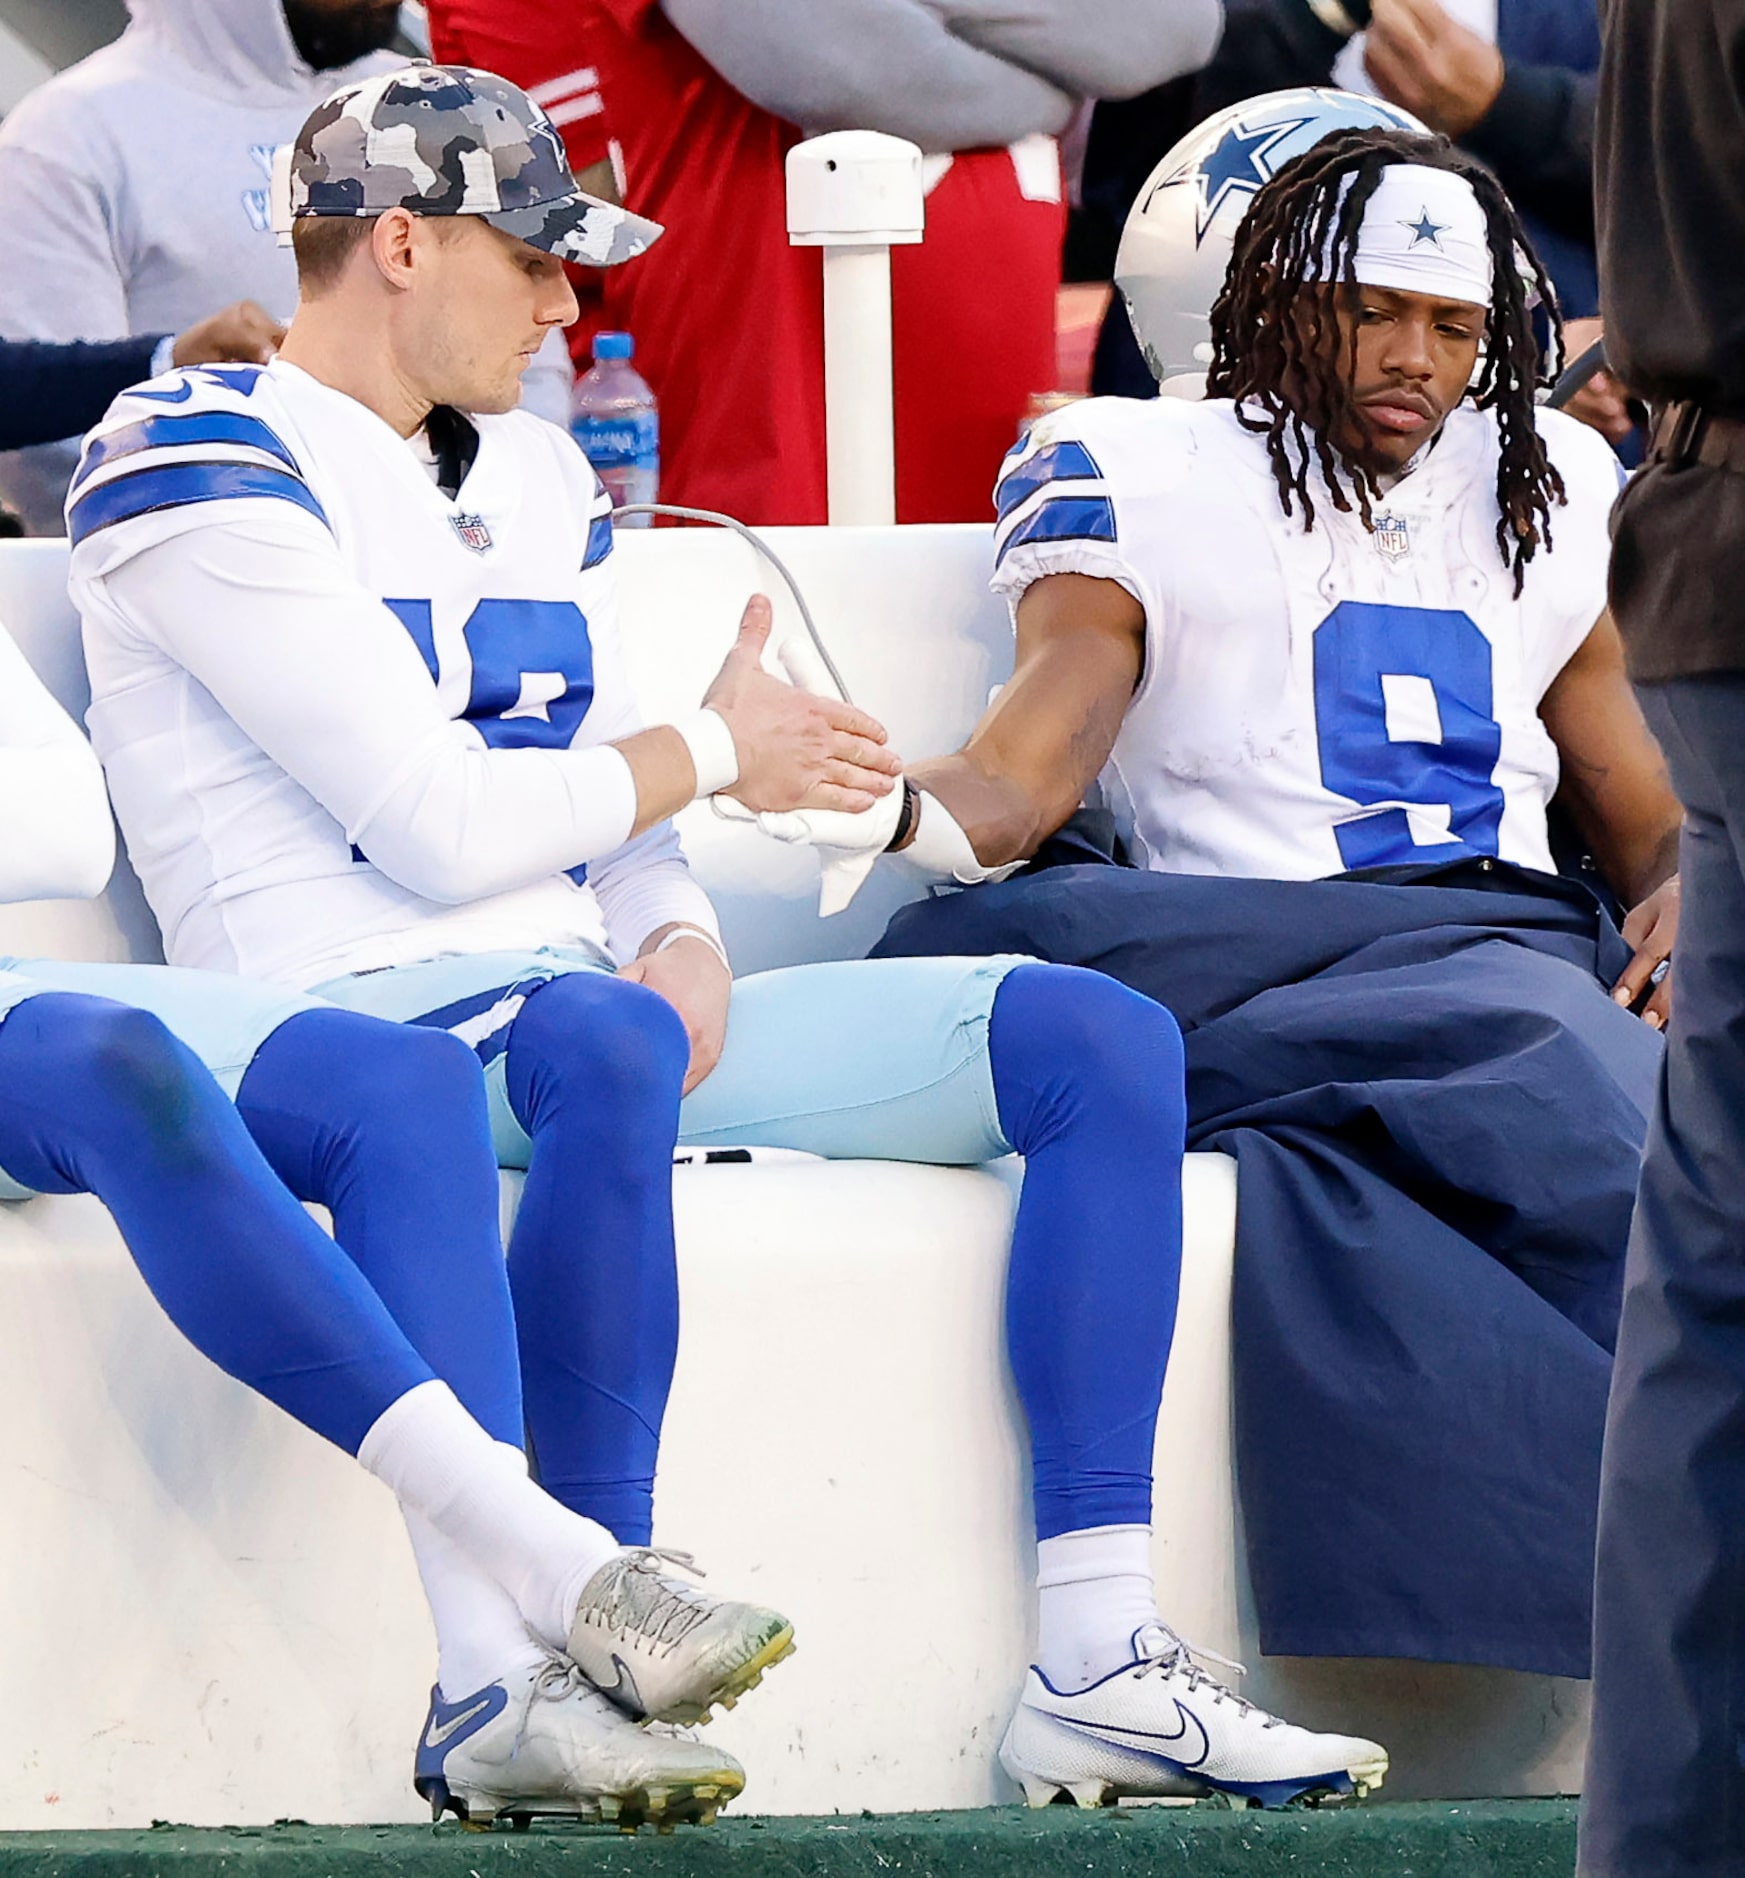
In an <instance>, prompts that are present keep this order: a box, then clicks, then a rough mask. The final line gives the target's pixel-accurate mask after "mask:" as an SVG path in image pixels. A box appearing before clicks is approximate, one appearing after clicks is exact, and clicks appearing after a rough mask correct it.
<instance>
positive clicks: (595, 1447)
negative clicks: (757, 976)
mask: <svg viewBox="0 0 1745 1878" xmlns="http://www.w3.org/2000/svg"><path fill="white" fill-rule="evenodd" d="M689 1061H690V1044H689V1040H688V1039H687V1038H686V1035H685V1027H684V1024H683V1022H682V1021H681V1020H680V1018H679V1015H678V1013H677V1012H676V1011H675V1010H674V1009H673V1008H672V1006H671V1005H670V1004H668V1003H667V1001H666V1000H665V999H664V998H662V997H660V996H658V995H657V994H656V993H655V992H652V991H649V990H647V989H646V988H645V987H644V986H642V985H637V984H627V983H625V982H624V981H623V980H622V979H617V978H610V977H607V976H606V975H604V974H603V973H599V972H576V973H573V974H571V975H569V976H567V977H563V978H555V979H553V980H552V981H551V982H550V983H549V984H545V985H542V986H540V988H539V989H538V990H537V991H535V992H533V993H532V994H531V995H530V996H529V997H528V999H527V1002H526V1004H525V1005H523V1006H522V1009H521V1011H520V1013H519V1015H518V1016H517V1017H516V1019H515V1022H514V1025H513V1027H512V1028H511V1030H510V1033H509V1047H508V1056H507V1063H506V1070H507V1087H508V1093H509V1101H510V1105H511V1107H512V1108H513V1109H514V1112H515V1116H516V1119H517V1120H518V1121H519V1122H520V1123H521V1125H522V1127H523V1128H525V1129H526V1130H527V1133H528V1136H529V1138H530V1140H531V1142H532V1144H533V1145H532V1152H531V1154H530V1155H529V1157H528V1162H527V1185H526V1187H525V1189H524V1190H523V1193H522V1196H521V1211H520V1213H519V1214H518V1215H517V1217H516V1221H515V1230H514V1232H513V1234H512V1235H511V1237H510V1241H509V1282H510V1287H511V1289H512V1290H513V1292H514V1297H515V1317H516V1322H517V1324H518V1325H519V1328H520V1338H521V1372H522V1384H523V1387H524V1388H525V1390H526V1394H527V1425H528V1430H529V1432H530V1434H531V1436H532V1441H533V1454H534V1462H535V1466H536V1469H537V1472H538V1476H539V1479H540V1483H541V1484H542V1485H543V1486H544V1487H545V1489H546V1491H547V1492H548V1493H551V1494H553V1495H555V1496H556V1498H557V1499H559V1500H561V1501H562V1502H563V1504H564V1505H565V1506H568V1507H571V1508H573V1509H574V1510H575V1511H576V1512H578V1513H583V1514H586V1515H587V1517H588V1518H590V1519H595V1520H598V1521H599V1522H600V1524H601V1525H603V1526H604V1527H606V1528H607V1530H608V1531H610V1532H612V1533H614V1534H615V1535H616V1536H617V1538H618V1540H619V1542H620V1543H621V1544H624V1545H646V1544H647V1543H648V1541H649V1535H650V1531H651V1528H652V1522H653V1504H654V1465H655V1458H656V1455H657V1453H658V1451H659V1447H660V1424H661V1418H662V1416H663V1415H664V1414H665V1412H666V1399H667V1391H668V1388H669V1387H670V1385H671V1382H672V1371H673V1359H674V1357H675V1356H676V1354H677V1352H678V1337H679V1291H678V1275H677V1272H676V1269H675V1267H674V1262H673V1210H672V1151H673V1143H674V1141H675V1140H676V1139H677V1136H678V1126H679V1093H680V1090H681V1089H682V1087H683V1084H684V1079H685V1070H686V1068H687V1066H688V1064H689Z"/></svg>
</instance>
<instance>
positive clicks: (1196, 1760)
mask: <svg viewBox="0 0 1745 1878" xmlns="http://www.w3.org/2000/svg"><path fill="white" fill-rule="evenodd" d="M1175 1712H1176V1714H1177V1715H1179V1716H1180V1717H1181V1726H1180V1727H1179V1728H1178V1729H1176V1731H1175V1732H1174V1733H1173V1734H1164V1733H1162V1732H1161V1731H1160V1730H1157V1729H1147V1728H1123V1727H1122V1726H1121V1725H1120V1723H1119V1722H1094V1721H1081V1720H1079V1719H1078V1718H1077V1717H1075V1716H1071V1715H1060V1714H1056V1713H1055V1712H1054V1711H1053V1710H1052V1709H1044V1710H1042V1713H1043V1714H1044V1715H1047V1716H1049V1718H1050V1719H1051V1720H1053V1721H1057V1722H1064V1723H1065V1725H1066V1726H1067V1727H1068V1728H1076V1729H1077V1730H1078V1732H1079V1733H1080V1734H1083V1735H1089V1736H1091V1738H1092V1739H1093V1740H1098V1741H1108V1742H1111V1743H1113V1745H1114V1746H1116V1747H1118V1748H1132V1749H1133V1750H1134V1751H1135V1752H1136V1753H1143V1754H1155V1755H1158V1756H1159V1757H1160V1758H1161V1759H1164V1760H1168V1761H1173V1762H1174V1763H1175V1765H1176V1766H1178V1767H1180V1768H1183V1769H1184V1770H1191V1769H1193V1768H1196V1767H1198V1766H1199V1764H1200V1763H1201V1762H1202V1761H1203V1760H1204V1759H1205V1758H1206V1756H1207V1755H1208V1754H1209V1753H1210V1752H1211V1751H1212V1743H1211V1740H1210V1738H1209V1737H1208V1735H1207V1733H1206V1725H1205V1723H1204V1722H1202V1721H1201V1720H1200V1718H1199V1716H1197V1715H1196V1714H1194V1712H1193V1711H1192V1710H1191V1709H1187V1708H1184V1707H1183V1706H1182V1704H1181V1702H1180V1700H1179V1699H1177V1700H1176V1704H1175ZM1190 1729H1192V1730H1193V1732H1194V1734H1197V1735H1198V1736H1199V1752H1198V1753H1197V1754H1193V1755H1188V1754H1179V1753H1175V1752H1173V1751H1171V1752H1169V1753H1164V1751H1163V1750H1164V1748H1172V1745H1173V1744H1174V1743H1175V1742H1178V1741H1179V1742H1180V1743H1182V1745H1183V1746H1184V1747H1186V1746H1188V1745H1190V1744H1191V1742H1192V1740H1193V1735H1192V1734H1190V1733H1189V1730H1190ZM1153 1743H1160V1744H1162V1745H1161V1746H1154V1745H1152V1744H1153Z"/></svg>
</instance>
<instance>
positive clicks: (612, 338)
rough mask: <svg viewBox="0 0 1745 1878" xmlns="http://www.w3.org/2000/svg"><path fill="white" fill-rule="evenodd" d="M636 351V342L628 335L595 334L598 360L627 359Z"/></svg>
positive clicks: (595, 355) (595, 352)
mask: <svg viewBox="0 0 1745 1878" xmlns="http://www.w3.org/2000/svg"><path fill="white" fill-rule="evenodd" d="M635 350H636V341H635V340H634V339H632V338H631V337H630V335H629V334H628V333H595V335H594V357H595V358H596V359H627V358H629V357H630V356H631V355H632V354H633V353H634V352H635Z"/></svg>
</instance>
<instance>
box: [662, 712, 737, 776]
mask: <svg viewBox="0 0 1745 1878" xmlns="http://www.w3.org/2000/svg"><path fill="white" fill-rule="evenodd" d="M673 729H674V730H676V731H677V732H678V733H679V735H680V736H681V737H683V738H684V740H685V748H686V749H687V750H689V751H690V753H691V767H692V768H693V769H694V770H695V771H696V772H697V795H698V796H712V795H714V793H715V792H716V790H718V789H726V788H729V787H731V786H732V785H733V784H734V783H736V782H738V780H739V752H738V751H737V750H736V749H735V748H734V747H733V732H732V731H730V730H729V729H728V728H727V720H726V718H724V717H723V716H722V715H721V713H720V712H719V711H693V712H692V713H691V715H690V716H689V717H681V718H680V719H678V721H677V722H676V723H675V724H674V725H673Z"/></svg>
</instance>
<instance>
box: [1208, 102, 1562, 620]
mask: <svg viewBox="0 0 1745 1878" xmlns="http://www.w3.org/2000/svg"><path fill="white" fill-rule="evenodd" d="M1402 161H1403V162H1406V163H1409V164H1413V165H1416V166H1418V167H1421V168H1426V169H1437V170H1444V171H1447V172H1448V173H1450V174H1452V175H1455V176H1459V177H1462V178H1464V180H1465V181H1466V182H1467V184H1468V185H1469V186H1470V188H1471V190H1472V193H1473V195H1474V196H1475V197H1476V198H1477V201H1478V205H1479V208H1480V209H1481V210H1482V212H1483V215H1484V234H1485V246H1486V248H1487V250H1488V253H1489V258H1490V275H1491V280H1492V282H1493V283H1494V286H1493V299H1492V304H1491V308H1490V318H1489V321H1488V337H1489V344H1488V346H1487V347H1486V349H1485V352H1484V354H1483V357H1482V362H1481V364H1480V368H1479V376H1478V380H1477V382H1476V384H1475V385H1474V386H1473V388H1472V400H1473V403H1474V404H1475V405H1476V406H1477V407H1478V408H1479V409H1480V410H1488V411H1494V412H1495V413H1496V419H1497V432H1498V437H1499V440H1500V445H1501V447H1500V449H1499V450H1498V453H1497V507H1498V509H1499V511H1500V514H1499V516H1498V519H1497V545H1498V547H1499V548H1500V549H1501V550H1502V553H1503V557H1504V559H1505V560H1507V561H1508V562H1509V563H1510V565H1511V566H1512V567H1513V568H1514V571H1515V592H1516V594H1517V596H1518V595H1519V593H1520V591H1521V586H1522V582H1523V579H1524V577H1525V573H1526V565H1527V562H1528V561H1530V560H1531V559H1532V557H1533V555H1534V553H1535V551H1536V550H1537V549H1538V547H1539V545H1540V544H1541V543H1542V542H1543V543H1544V544H1545V545H1546V546H1547V547H1548V546H1549V545H1550V542H1551V504H1552V503H1553V502H1562V501H1563V499H1564V488H1563V478H1562V477H1561V476H1560V475H1559V474H1558V472H1557V470H1556V468H1555V466H1554V465H1553V464H1552V463H1551V461H1550V459H1549V458H1548V457H1547V456H1546V453H1545V443H1544V440H1543V438H1542V437H1541V436H1540V434H1539V430H1538V427H1537V425H1536V424H1535V422H1534V401H1533V391H1534V387H1535V385H1536V383H1537V382H1538V379H1539V372H1538V364H1539V344H1538V340H1537V338H1536V337H1535V335H1534V332H1533V307H1532V301H1531V299H1530V298H1529V295H1528V292H1527V285H1528V281H1529V280H1531V282H1532V284H1533V286H1534V287H1536V288H1537V290H1538V293H1537V298H1538V300H1539V302H1540V303H1541V304H1542V305H1543V306H1544V307H1546V309H1547V310H1548V311H1549V312H1550V314H1551V317H1552V318H1553V320H1555V319H1556V312H1555V308H1556V301H1555V299H1554V296H1553V294H1552V291H1551V283H1550V281H1549V280H1548V279H1547V278H1546V274H1545V269H1544V267H1543V266H1542V265H1541V263H1540V261H1539V258H1538V256H1537V255H1535V254H1534V253H1533V250H1532V246H1531V244H1530V243H1529V242H1528V240H1527V237H1526V235H1525V234H1524V233H1523V231H1522V229H1521V225H1520V223H1519V222H1518V221H1517V220H1516V217H1515V211H1514V209H1513V208H1512V207H1511V206H1510V203H1509V199H1508V197H1507V196H1505V195H1504V194H1503V191H1502V186H1501V185H1500V184H1499V183H1498V182H1497V179H1496V178H1495V177H1494V176H1493V175H1492V174H1491V173H1490V171H1489V170H1487V169H1486V168H1485V167H1484V166H1483V165H1482V164H1480V163H1475V162H1474V161H1473V160H1472V159H1471V158H1470V157H1467V156H1463V155H1462V154H1461V153H1460V152H1459V151H1458V150H1456V149H1455V147H1454V146H1453V144H1451V143H1449V142H1448V141H1447V139H1446V138H1442V137H1437V138H1434V139H1430V140H1426V139H1424V138H1422V137H1416V136H1413V135H1411V134H1410V133H1409V132H1404V131H1389V130H1338V131H1334V132H1333V133H1332V134H1331V135H1330V136H1328V137H1324V138H1323V139H1322V140H1321V141H1320V142H1319V143H1318V144H1316V145H1315V146H1314V147H1313V148H1312V149H1310V150H1308V151H1306V152H1305V153H1304V154H1303V155H1302V156H1300V157H1298V158H1296V160H1295V161H1294V162H1292V163H1291V164H1290V165H1289V166H1288V168H1286V169H1284V170H1281V171H1280V172H1279V175H1278V177H1277V178H1276V180H1275V183H1274V186H1273V188H1272V189H1270V190H1268V192H1267V198H1268V199H1267V201H1266V202H1265V204H1264V205H1262V204H1260V203H1258V202H1257V203H1256V204H1255V206H1254V209H1253V210H1252V211H1251V212H1250V213H1249V214H1248V215H1246V216H1245V217H1244V218H1243V221H1242V225H1241V227H1240V228H1239V229H1238V231H1237V235H1236V241H1235V248H1234V252H1233V254H1232V256H1231V261H1230V270H1229V273H1228V274H1227V276H1226V277H1225V283H1224V291H1223V293H1222V294H1220V295H1219V297H1218V299H1217V301H1216V303H1215V304H1214V305H1213V308H1212V344H1213V352H1214V356H1213V362H1212V368H1211V370H1210V371H1209V372H1208V373H1207V375H1206V393H1207V396H1208V397H1221V398H1230V399H1232V400H1234V401H1235V402H1236V403H1237V404H1238V405H1244V404H1246V405H1249V406H1251V407H1252V409H1251V410H1248V411H1244V412H1243V413H1242V414H1241V421H1242V422H1243V423H1244V424H1245V425H1247V426H1248V427H1249V428H1251V429H1259V430H1261V431H1263V433H1264V435H1265V437H1266V444H1267V455H1268V456H1269V457H1270V458H1271V461H1272V473H1273V479H1274V481H1275V482H1276V483H1277V484H1278V493H1279V500H1280V502H1281V503H1282V504H1283V505H1284V511H1285V513H1286V514H1287V515H1289V514H1290V513H1292V510H1293V506H1294V505H1295V504H1297V503H1300V504H1301V507H1302V513H1303V520H1304V524H1305V526H1313V523H1314V515H1315V504H1314V497H1313V495H1312V494H1311V493H1310V490H1309V478H1308V472H1309V458H1310V454H1311V450H1312V452H1313V456H1314V460H1315V463H1316V465H1317V466H1318V467H1319V469H1320V472H1321V477H1322V480H1323V481H1324V483H1325V485H1326V487H1327V490H1328V492H1329V494H1330V495H1331V496H1332V499H1333V503H1334V506H1335V507H1336V508H1339V509H1342V510H1347V511H1348V510H1349V508H1350V502H1349V501H1348V499H1347V495H1346V490H1345V487H1344V479H1343V477H1342V475H1341V467H1342V464H1343V467H1344V470H1345V473H1346V474H1347V475H1349V477H1350V480H1351V484H1352V494H1353V495H1354V496H1355V498H1356V502H1357V509H1358V513H1359V514H1360V515H1361V517H1362V518H1363V525H1364V526H1365V527H1366V528H1372V527H1373V526H1374V515H1373V511H1372V508H1371V499H1372V497H1373V498H1376V499H1379V498H1380V494H1381V489H1380V484H1379V482H1378V481H1377V476H1378V474H1384V473H1386V472H1387V471H1388V470H1390V469H1397V468H1398V467H1400V461H1399V459H1400V457H1401V443H1402V442H1403V444H1404V446H1405V450H1406V454H1408V455H1409V454H1410V452H1411V449H1412V448H1413V447H1414V446H1415V440H1414V438H1413V436H1412V434H1411V433H1410V432H1407V433H1406V434H1405V436H1404V438H1403V439H1401V438H1400V437H1399V435H1398V433H1393V432H1388V433H1384V434H1383V435H1382V436H1380V437H1377V438H1373V439H1371V438H1369V437H1367V436H1366V435H1365V432H1364V423H1363V413H1362V410H1361V407H1358V406H1355V405H1354V403H1353V400H1352V396H1351V385H1350V382H1349V374H1348V372H1347V371H1345V370H1344V369H1343V368H1344V366H1345V363H1346V359H1347V356H1348V355H1349V353H1350V351H1351V343H1352V329H1351V328H1350V327H1349V326H1348V325H1345V324H1342V323H1341V322H1340V321H1339V320H1338V319H1337V318H1335V317H1330V315H1331V314H1332V311H1333V309H1332V306H1331V304H1330V302H1329V298H1328V295H1327V293H1326V292H1324V291H1322V292H1315V291H1311V283H1312V282H1313V283H1316V284H1318V283H1319V282H1320V281H1321V280H1322V279H1323V278H1324V277H1325V276H1331V277H1332V279H1333V280H1334V281H1335V282H1337V283H1338V288H1343V289H1344V291H1345V292H1346V294H1347V295H1356V294H1358V292H1359V282H1358V280H1357V277H1356V275H1355V273H1354V272H1353V267H1354V263H1355V259H1356V252H1357V239H1358V234H1359V232H1360V230H1361V229H1362V227H1363V223H1364V213H1365V210H1366V209H1367V207H1368V205H1369V202H1370V200H1371V198H1372V197H1373V196H1374V195H1375V192H1376V189H1377V188H1378V187H1379V185H1380V184H1381V181H1382V178H1383V175H1384V174H1385V172H1386V170H1387V168H1388V166H1389V165H1390V164H1396V163H1400V162H1402ZM1321 257H1325V264H1324V265H1323V264H1322V261H1321ZM1337 290H1338V289H1337V288H1336V289H1335V291H1337ZM1286 386H1289V387H1290V388H1291V389H1290V392H1289V395H1288V397H1287V395H1286V393H1285V391H1284V387H1286ZM1311 435H1312V437H1313V443H1312V444H1311V441H1310V439H1311ZM1287 439H1288V441H1287Z"/></svg>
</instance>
